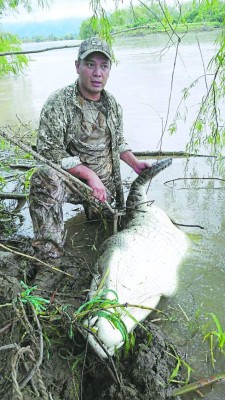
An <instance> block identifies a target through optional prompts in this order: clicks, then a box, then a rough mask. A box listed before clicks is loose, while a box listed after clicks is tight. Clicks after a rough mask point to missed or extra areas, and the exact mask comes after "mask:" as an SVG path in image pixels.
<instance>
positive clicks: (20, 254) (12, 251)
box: [0, 243, 74, 278]
mask: <svg viewBox="0 0 225 400" xmlns="http://www.w3.org/2000/svg"><path fill="white" fill-rule="evenodd" d="M0 247H2V248H3V249H4V250H6V251H9V252H11V253H14V254H17V255H19V256H22V257H25V258H28V259H29V260H33V261H37V262H38V263H40V264H42V265H44V266H45V267H48V268H50V269H51V270H52V271H56V272H60V273H61V274H64V275H67V276H69V277H70V278H74V276H73V275H71V274H69V273H68V272H65V271H62V270H61V269H59V268H56V267H53V266H52V265H50V264H48V263H46V262H44V261H42V260H39V258H37V257H32V256H29V255H28V254H25V253H21V252H19V251H16V250H13V249H11V248H10V247H7V246H5V245H4V244H1V243H0Z"/></svg>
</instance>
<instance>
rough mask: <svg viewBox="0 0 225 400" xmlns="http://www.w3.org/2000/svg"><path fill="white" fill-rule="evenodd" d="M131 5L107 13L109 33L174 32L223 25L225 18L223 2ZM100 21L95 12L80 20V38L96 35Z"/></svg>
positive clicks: (152, 2)
mask: <svg viewBox="0 0 225 400" xmlns="http://www.w3.org/2000/svg"><path fill="white" fill-rule="evenodd" d="M140 3H141V5H139V6H134V7H132V8H130V7H129V8H126V9H122V10H120V9H117V10H116V11H114V12H113V13H112V14H110V15H107V20H108V24H109V27H110V29H111V33H113V34H118V33H120V32H121V33H123V34H124V31H125V32H126V34H127V35H128V34H129V35H136V34H140V33H152V32H165V31H167V30H171V29H176V31H178V32H179V31H186V30H187V29H188V30H202V29H213V28H218V27H222V26H223V24H224V20H225V3H224V2H223V1H217V2H214V3H213V4H212V5H211V6H210V7H206V6H204V7H202V4H201V3H200V2H199V3H196V2H188V3H184V4H182V7H180V8H178V7H169V6H168V7H167V6H166V5H164V6H163V7H162V5H161V3H159V2H158V1H155V2H154V1H151V2H149V1H146V2H145V4H144V3H142V2H140ZM101 25H102V21H101V18H99V17H98V15H95V16H94V17H92V18H89V19H87V20H85V21H83V22H82V24H81V27H80V38H81V39H86V38H87V37H90V36H92V35H95V34H98V32H99V29H100V28H101Z"/></svg>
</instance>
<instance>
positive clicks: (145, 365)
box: [0, 215, 182, 400]
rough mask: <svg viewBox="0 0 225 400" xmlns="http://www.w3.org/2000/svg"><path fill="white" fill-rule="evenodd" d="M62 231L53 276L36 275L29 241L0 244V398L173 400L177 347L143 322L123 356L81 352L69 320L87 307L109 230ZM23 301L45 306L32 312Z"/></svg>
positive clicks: (41, 271)
mask: <svg viewBox="0 0 225 400" xmlns="http://www.w3.org/2000/svg"><path fill="white" fill-rule="evenodd" d="M67 229H68V234H67V241H66V245H65V250H66V251H65V256H64V257H62V259H60V260H59V261H58V262H55V263H52V266H54V268H55V269H51V268H50V267H46V266H42V267H40V268H38V269H37V266H36V262H34V260H33V258H32V257H33V255H32V248H31V240H30V239H29V238H26V237H23V238H19V237H18V238H16V237H14V238H13V239H10V240H9V239H8V240H1V241H0V243H2V244H3V245H4V246H6V247H7V246H8V248H9V251H6V250H5V249H4V251H1V252H0V356H1V357H0V398H1V399H3V400H17V399H24V400H32V399H38V398H41V399H43V400H52V399H54V400H103V399H109V400H117V399H121V400H122V399H123V400H126V399H127V400H128V399H129V400H134V399H135V400H145V399H146V400H147V399H148V400H151V399H152V400H153V399H154V400H169V399H172V398H173V399H175V400H176V399H178V397H172V392H173V389H174V388H175V387H177V386H178V385H177V384H172V383H171V382H170V381H169V380H170V376H171V374H172V372H173V371H174V369H175V368H176V366H177V359H176V357H174V356H171V354H173V355H174V349H175V346H174V345H173V344H172V343H170V341H169V339H167V338H166V337H165V336H164V335H163V334H162V332H161V331H160V329H159V328H158V327H157V326H156V325H155V324H153V323H151V322H150V321H149V320H146V321H145V322H144V326H145V328H144V329H142V328H141V327H138V328H137V329H136V330H135V345H134V347H133V348H132V349H130V350H129V352H128V354H127V355H126V356H125V354H124V350H121V351H119V352H118V355H116V356H115V357H113V360H107V361H103V360H100V359H99V358H98V357H97V356H96V354H95V353H93V351H92V349H90V348H89V347H88V346H87V344H86V341H85V339H84V337H83V335H82V334H81V333H80V329H79V324H78V323H77V321H76V318H74V313H75V311H76V310H77V308H78V307H79V306H80V305H81V304H83V302H84V301H86V299H87V294H88V290H89V286H90V282H91V279H92V276H93V273H94V272H95V262H96V259H97V258H98V251H99V248H100V247H101V245H102V243H103V241H104V239H105V238H106V237H107V236H108V235H109V234H111V232H112V230H111V228H110V227H108V228H106V226H105V225H104V224H99V222H98V223H95V224H90V223H86V222H85V221H84V217H83V215H80V216H78V217H77V218H74V219H71V221H69V223H68V224H67ZM16 239H17V240H16ZM18 253H20V254H18ZM23 254H26V256H27V257H24V256H23ZM58 269H60V270H61V271H62V272H60V271H58ZM21 281H22V282H23V283H24V285H25V286H24V285H23V284H22V283H21ZM26 285H27V286H26ZM35 286H37V287H36V288H35V290H33V291H31V292H30V294H28V292H26V287H28V288H31V287H35ZM25 292H26V296H25V295H24V293H25ZM29 295H30V296H34V297H35V296H36V297H38V298H41V299H45V300H47V301H48V302H47V303H41V305H42V306H43V308H40V309H38V308H37V306H35V305H34V303H32V302H30V301H28V297H27V296H29ZM24 296H25V297H24ZM147 331H148V333H147ZM176 353H177V354H179V351H178V350H176ZM181 373H182V370H181ZM176 379H177V380H178V381H179V380H181V379H182V376H180V375H178V376H177V377H176Z"/></svg>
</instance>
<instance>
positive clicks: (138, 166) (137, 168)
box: [133, 160, 151, 175]
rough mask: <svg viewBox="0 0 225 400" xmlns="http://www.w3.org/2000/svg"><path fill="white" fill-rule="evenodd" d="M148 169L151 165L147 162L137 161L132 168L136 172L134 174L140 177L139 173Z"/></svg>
mask: <svg viewBox="0 0 225 400" xmlns="http://www.w3.org/2000/svg"><path fill="white" fill-rule="evenodd" d="M150 167H151V165H150V164H149V163H148V162H146V161H140V160H137V161H136V163H135V164H134V166H133V169H134V171H135V172H136V174H138V175H140V173H141V172H142V171H143V169H145V168H150Z"/></svg>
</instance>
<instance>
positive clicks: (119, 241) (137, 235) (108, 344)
mask: <svg viewBox="0 0 225 400" xmlns="http://www.w3.org/2000/svg"><path fill="white" fill-rule="evenodd" d="M171 163H172V159H171V158H169V159H164V160H160V161H157V162H156V163H154V164H153V165H152V166H151V167H149V168H146V169H144V171H142V173H141V174H140V175H139V176H138V177H137V178H136V179H135V180H134V181H133V183H132V185H131V188H130V191H129V194H128V197H127V201H126V223H125V227H124V228H123V230H121V231H120V232H118V233H116V234H114V235H112V236H111V237H109V238H108V239H107V240H106V241H105V242H104V244H103V246H102V252H101V255H100V257H99V258H98V261H97V265H96V267H97V268H96V269H97V271H98V273H96V275H95V276H94V277H93V280H92V283H91V288H90V295H89V296H90V299H93V298H94V297H95V296H96V294H98V293H99V290H100V289H99V285H100V287H101V290H102V291H104V293H105V294H104V296H105V298H107V299H111V300H113V299H114V298H115V293H116V294H117V296H118V302H119V303H120V304H125V305H127V306H126V307H123V308H120V309H119V310H120V319H121V321H122V323H123V326H125V328H126V331H127V332H128V333H129V332H132V331H133V330H134V328H135V327H136V326H137V324H138V323H141V322H142V321H143V320H144V319H145V318H146V317H147V316H148V315H149V314H150V312H151V311H152V310H154V309H155V308H156V306H157V304H158V303H159V300H160V298H161V296H171V295H172V294H174V292H175V291H176V288H177V284H178V270H179V266H180V264H181V261H182V259H183V257H184V255H185V254H186V251H187V249H188V245H189V242H188V238H187V236H186V234H185V233H184V232H182V231H181V230H180V229H179V228H178V227H177V226H175V225H174V223H173V222H172V221H171V219H170V218H169V217H168V215H167V214H166V212H165V211H163V210H162V209H161V208H159V207H157V206H156V205H154V204H150V202H148V201H147V197H146V184H147V182H149V181H150V180H151V179H152V178H153V177H154V176H155V175H157V174H158V173H159V172H160V171H162V170H163V169H164V168H166V167H168V166H169V165H171ZM134 305H138V306H139V307H134ZM141 307H142V308H141ZM114 310H115V309H111V311H112V313H113V312H114ZM117 311H118V310H117ZM101 315H102V314H101V313H96V315H94V316H93V315H92V316H91V317H89V318H86V319H85V320H84V322H83V324H84V326H86V327H88V328H89V332H95V335H93V334H91V333H88V334H87V339H88V342H89V344H90V345H91V346H92V347H93V349H94V350H95V351H96V352H97V354H98V355H99V356H100V357H102V358H107V357H108V356H113V355H114V354H115V352H116V350H117V349H118V348H120V347H121V346H122V345H123V344H124V337H123V335H122V333H121V330H120V329H118V327H116V326H115V324H113V323H112V322H110V321H109V319H108V318H105V317H104V316H101Z"/></svg>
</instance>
